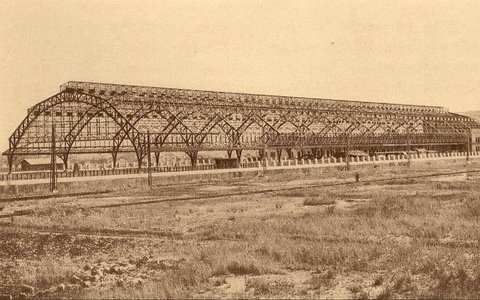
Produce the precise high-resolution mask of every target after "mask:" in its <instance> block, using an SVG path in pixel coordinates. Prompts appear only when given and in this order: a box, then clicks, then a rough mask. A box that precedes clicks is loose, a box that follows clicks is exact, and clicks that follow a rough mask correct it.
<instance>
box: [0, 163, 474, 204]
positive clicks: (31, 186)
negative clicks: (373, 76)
mask: <svg viewBox="0 0 480 300" xmlns="http://www.w3.org/2000/svg"><path fill="white" fill-rule="evenodd" d="M467 166H468V167H469V168H471V169H480V156H471V157H470V160H469V161H467V160H466V157H460V156H458V157H432V158H421V159H412V160H411V161H410V164H409V163H408V161H407V160H404V159H398V160H383V161H363V162H362V161H358V162H352V163H350V169H349V170H347V168H346V164H345V163H344V162H343V163H329V164H303V165H302V164H296V165H292V166H275V167H274V166H268V167H267V169H266V170H264V168H263V166H262V165H260V166H259V167H255V168H245V169H229V170H209V171H190V172H172V173H155V174H153V185H154V186H168V185H172V184H181V183H189V182H209V181H219V180H228V179H232V178H239V177H244V178H254V177H258V176H269V177H272V179H274V178H275V177H276V176H281V177H292V179H294V178H297V177H303V178H305V176H308V177H312V178H332V177H336V178H354V176H355V174H356V173H359V174H360V177H361V178H362V179H365V178H368V177H369V176H373V175H379V174H386V173H391V174H394V173H398V174H400V175H404V176H406V174H405V173H406V172H409V171H422V170H424V171H430V172H431V171H441V170H442V169H443V170H447V169H449V168H450V169H458V170H466V168H467ZM132 176H135V177H122V175H117V176H108V177H101V176H99V177H83V178H75V179H74V178H64V179H63V180H71V181H67V182H65V181H63V182H62V181H59V182H58V184H57V189H58V193H59V194H67V193H76V192H79V193H80V192H102V191H107V190H122V189H123V190H126V189H132V188H142V187H145V188H146V187H147V174H134V175H132ZM75 180H78V181H75ZM48 193H49V183H48V182H41V183H34V182H26V181H23V184H19V183H16V184H9V183H8V182H7V183H6V184H4V185H1V186H0V198H9V197H15V196H28V195H44V194H48Z"/></svg>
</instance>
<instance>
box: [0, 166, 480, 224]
mask: <svg viewBox="0 0 480 300" xmlns="http://www.w3.org/2000/svg"><path fill="white" fill-rule="evenodd" d="M478 173H480V169H473V170H462V171H451V172H432V173H429V174H421V175H413V176H412V175H411V176H398V177H385V178H377V179H370V180H365V179H363V180H362V181H360V182H356V181H355V180H343V181H342V182H333V183H321V184H318V183H317V184H306V185H302V186H294V187H283V188H268V189H260V190H253V191H243V192H232V193H216V194H212V195H201V196H186V197H169V198H164V199H153V200H145V201H134V202H123V203H109V204H98V205H92V206H87V207H78V208H77V209H79V210H85V209H106V208H115V207H128V206H139V205H151V204H158V203H165V202H179V201H196V200H208V199H220V198H226V197H238V196H249V195H259V194H269V193H279V192H286V191H296V190H305V189H314V188H326V187H337V186H348V185H369V184H372V183H380V182H393V183H395V182H399V181H404V180H415V179H423V178H432V177H442V176H452V175H463V174H465V175H467V174H478ZM45 199H48V198H42V199H39V200H45ZM12 202H14V200H12ZM33 214H35V211H34V210H19V211H15V212H13V213H11V214H3V215H0V219H2V218H12V217H16V216H25V215H33Z"/></svg>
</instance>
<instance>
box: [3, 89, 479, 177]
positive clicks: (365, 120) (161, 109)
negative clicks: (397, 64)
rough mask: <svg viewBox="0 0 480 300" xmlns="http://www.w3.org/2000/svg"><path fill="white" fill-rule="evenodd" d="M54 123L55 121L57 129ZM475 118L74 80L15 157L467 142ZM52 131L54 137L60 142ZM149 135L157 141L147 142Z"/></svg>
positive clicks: (18, 144)
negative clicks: (53, 130) (53, 151)
mask: <svg viewBox="0 0 480 300" xmlns="http://www.w3.org/2000/svg"><path fill="white" fill-rule="evenodd" d="M53 125H54V126H55V128H56V130H55V132H54V134H52V128H53ZM472 128H480V125H479V124H478V123H476V122H475V121H473V120H472V119H470V118H468V117H465V116H461V115H457V114H453V113H449V112H448V110H447V109H445V108H443V107H433V106H420V105H402V104H387V103H375V102H361V101H345V100H332V99H314V98H300V97H285V96H272V95H255V94H242V93H226V92H213V91H199V90H186V89H173V88H159V87H146V86H132V85H118V84H104V83H93V82H74V81H70V82H67V83H65V84H63V85H61V87H60V92H59V93H58V94H55V95H53V96H52V97H50V98H48V99H46V100H44V101H42V102H40V103H38V104H36V105H35V106H33V107H31V108H30V109H29V110H28V113H27V116H26V117H25V119H24V120H23V121H22V122H21V123H20V125H19V126H18V127H17V129H16V130H15V131H14V132H13V134H12V135H11V136H10V138H9V149H8V150H7V151H5V152H4V153H3V154H4V155H6V156H7V157H8V161H9V168H10V171H11V170H12V165H13V160H14V157H18V156H22V155H40V154H49V155H51V154H52V148H54V149H55V153H56V155H58V156H59V157H60V158H61V159H62V160H63V162H64V164H65V167H67V164H68V158H69V155H71V154H81V153H111V154H112V156H113V161H114V165H115V161H116V159H117V155H118V153H120V152H133V153H135V154H136V157H137V160H138V165H139V166H141V163H142V161H143V159H144V158H145V157H146V156H147V155H148V154H149V153H151V152H153V153H154V154H155V158H156V160H157V163H158V159H159V154H160V152H169V151H183V152H185V153H187V154H188V156H189V157H190V159H191V162H192V164H193V165H194V164H195V162H196V158H197V154H198V152H199V151H208V150H226V151H228V153H229V156H231V153H232V152H233V151H236V154H237V157H238V158H240V156H241V153H242V150H260V151H261V152H262V150H264V149H265V148H266V147H268V148H269V149H276V150H277V151H279V152H280V153H281V151H283V150H285V151H287V153H290V152H291V149H302V150H303V149H311V150H312V151H314V152H316V153H321V152H322V151H323V150H324V149H344V148H345V147H349V148H361V149H367V150H369V149H370V150H371V149H376V150H379V149H382V150H385V149H392V148H393V149H400V148H402V149H403V148H406V147H407V145H408V147H410V146H412V147H414V146H416V147H429V148H434V149H438V150H452V149H465V148H464V147H466V145H467V144H468V141H469V140H470V139H471V133H470V132H471V129H472ZM52 141H53V142H54V143H55V144H54V147H52ZM148 141H150V142H148Z"/></svg>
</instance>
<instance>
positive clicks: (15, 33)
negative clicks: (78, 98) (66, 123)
mask: <svg viewBox="0 0 480 300" xmlns="http://www.w3.org/2000/svg"><path fill="white" fill-rule="evenodd" d="M0 68H1V69H0V70H1V71H0V87H1V94H0V97H1V98H0V104H1V109H0V122H1V125H0V126H1V127H0V150H1V151H3V150H5V149H6V147H7V145H8V143H7V138H8V136H9V135H10V134H11V133H12V132H13V130H14V129H15V128H16V126H17V125H18V124H19V123H20V122H21V121H22V119H23V118H24V117H25V115H26V109H27V108H28V107H30V106H33V105H34V104H36V103H37V102H39V101H41V100H44V99H45V98H47V97H49V96H51V95H53V94H55V93H56V92H58V89H59V86H60V84H62V83H63V82H66V81H69V80H88V81H100V82H112V83H125V84H141V85H153V86H164V87H181V88H195V89H208V90H220V91H234V92H248V93H267V94H279V95H292V96H309V97H324V98H334V99H352V100H370V101H383V102H394V103H407V104H426V105H439V106H445V107H447V108H448V109H450V110H451V111H466V110H479V109H480V99H479V95H480V1H458V0H455V1H453V0H452V1H441V0H436V1H427V0H422V1H417V0H415V1H413V0H411V1H374V0H366V1H353V0H352V1H338V0H330V1H298V0H296V1H265V0H262V1H245V0H240V1H232V0H218V1H160V0H158V1H157V0H155V1H139V0H130V1H94V0H88V1H71V0H70V1H67V0H58V1H39V0H36V1H33V0H32V1H18V0H14V1H5V0H0Z"/></svg>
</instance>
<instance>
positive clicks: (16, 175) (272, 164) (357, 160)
mask: <svg viewBox="0 0 480 300" xmlns="http://www.w3.org/2000/svg"><path fill="white" fill-rule="evenodd" d="M468 156H470V157H479V156H480V152H470V153H468V155H467V153H466V152H445V153H422V154H411V155H410V160H421V159H445V158H455V157H458V158H462V159H466V158H467V157H468ZM408 159H409V158H408V155H406V154H398V155H387V156H365V157H352V158H350V161H349V163H350V164H352V165H354V164H361V163H371V162H394V161H404V162H406V161H408ZM335 164H336V165H342V164H346V161H345V158H343V157H338V158H335V157H322V158H317V159H290V160H286V159H284V160H280V161H278V160H258V161H248V162H247V161H244V162H242V163H240V166H239V167H240V168H243V169H252V168H274V169H275V168H295V167H299V166H305V167H308V166H321V165H335ZM213 169H218V168H216V167H215V165H214V164H201V165H197V166H195V167H194V166H185V165H172V166H157V167H152V173H161V172H182V171H202V170H213ZM147 172H148V170H147V168H145V167H142V168H141V169H139V168H133V167H131V168H116V169H98V170H78V171H71V170H67V171H60V172H58V173H57V177H58V178H67V177H92V176H111V175H125V174H142V173H145V174H146V173H147ZM48 178H50V172H49V171H31V172H12V173H11V174H8V173H0V181H6V180H34V179H48Z"/></svg>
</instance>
